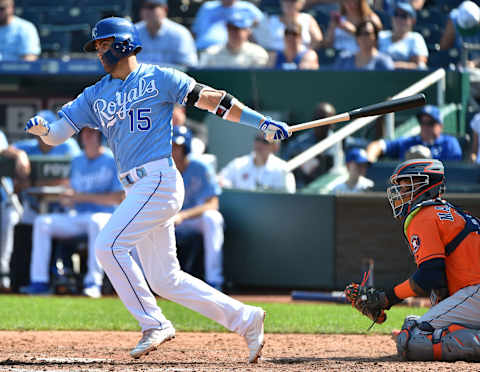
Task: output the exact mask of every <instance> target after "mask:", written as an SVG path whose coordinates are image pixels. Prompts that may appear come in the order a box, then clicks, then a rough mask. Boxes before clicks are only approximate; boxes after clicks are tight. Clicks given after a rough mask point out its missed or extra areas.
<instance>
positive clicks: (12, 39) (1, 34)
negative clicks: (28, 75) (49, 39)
mask: <svg viewBox="0 0 480 372" xmlns="http://www.w3.org/2000/svg"><path fill="white" fill-rule="evenodd" d="M14 6H15V4H14V1H13V0H0V61H19V60H24V61H35V60H36V59H37V58H38V56H39V55H40V51H41V50H40V38H39V37H38V33H37V29H36V28H35V26H34V25H33V23H31V22H29V21H27V20H25V19H22V18H19V17H16V16H15V14H14Z"/></svg>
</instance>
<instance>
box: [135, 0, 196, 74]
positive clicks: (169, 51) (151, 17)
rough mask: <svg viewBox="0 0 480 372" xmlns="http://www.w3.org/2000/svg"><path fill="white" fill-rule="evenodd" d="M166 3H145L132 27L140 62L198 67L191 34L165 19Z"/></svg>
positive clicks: (149, 0)
mask: <svg viewBox="0 0 480 372" xmlns="http://www.w3.org/2000/svg"><path fill="white" fill-rule="evenodd" d="M167 11H168V5H167V0H146V1H144V2H143V3H142V8H141V17H142V21H141V22H139V23H137V24H136V25H135V26H136V28H137V30H138V34H139V37H140V40H141V42H142V53H140V54H139V55H138V60H139V62H143V63H151V64H158V65H161V64H171V65H182V66H196V65H197V49H196V47H195V42H194V40H193V37H192V35H191V34H190V31H188V29H187V28H186V27H185V26H182V25H181V24H178V23H176V22H173V21H171V20H170V19H168V18H167Z"/></svg>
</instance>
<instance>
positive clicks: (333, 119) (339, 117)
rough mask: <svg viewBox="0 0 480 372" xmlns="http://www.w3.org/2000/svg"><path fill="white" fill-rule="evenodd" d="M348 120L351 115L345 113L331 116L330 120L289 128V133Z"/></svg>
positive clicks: (314, 121) (325, 119)
mask: <svg viewBox="0 0 480 372" xmlns="http://www.w3.org/2000/svg"><path fill="white" fill-rule="evenodd" d="M348 120H350V114H349V113H348V112H344V113H343V114H338V115H333V116H329V117H328V118H324V119H319V120H313V121H309V122H307V123H302V124H297V125H292V126H290V127H289V128H288V131H289V132H290V133H293V132H297V131H299V130H305V129H310V128H315V127H321V126H322V125H330V124H335V123H340V122H342V121H348Z"/></svg>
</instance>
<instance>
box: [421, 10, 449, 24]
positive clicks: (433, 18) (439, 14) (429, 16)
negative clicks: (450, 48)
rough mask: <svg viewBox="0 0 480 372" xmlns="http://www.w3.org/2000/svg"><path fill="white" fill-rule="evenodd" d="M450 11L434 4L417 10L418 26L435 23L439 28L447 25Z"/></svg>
mask: <svg viewBox="0 0 480 372" xmlns="http://www.w3.org/2000/svg"><path fill="white" fill-rule="evenodd" d="M447 18H448V13H446V12H445V11H443V10H441V9H440V8H436V7H433V6H430V7H427V8H424V9H422V10H420V11H419V12H417V26H420V27H422V26H424V25H426V24H435V25H437V26H438V27H439V28H443V27H445V24H446V23H447Z"/></svg>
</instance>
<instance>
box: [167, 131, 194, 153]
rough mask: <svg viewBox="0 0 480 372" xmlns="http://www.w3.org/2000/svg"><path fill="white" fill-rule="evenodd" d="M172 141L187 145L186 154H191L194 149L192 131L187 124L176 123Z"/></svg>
mask: <svg viewBox="0 0 480 372" xmlns="http://www.w3.org/2000/svg"><path fill="white" fill-rule="evenodd" d="M172 143H176V144H177V145H181V146H184V147H185V154H187V155H188V154H190V151H191V149H192V132H191V131H190V129H188V128H187V127H186V126H185V125H174V126H173V136H172Z"/></svg>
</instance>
